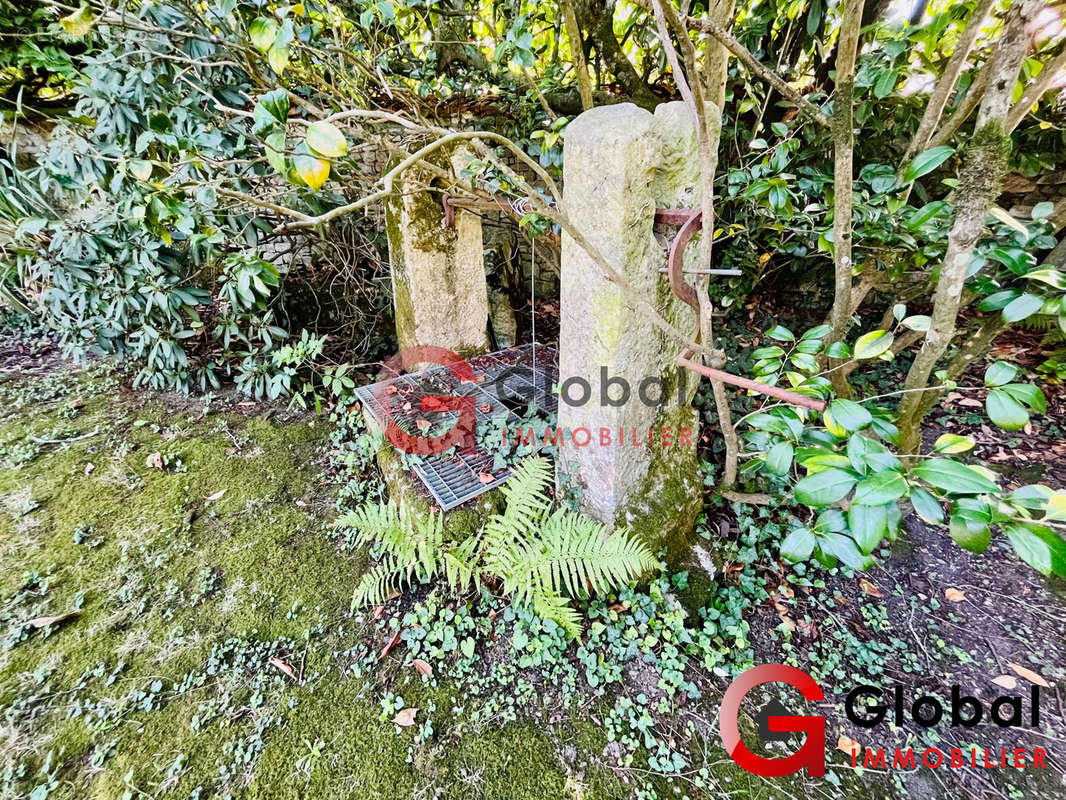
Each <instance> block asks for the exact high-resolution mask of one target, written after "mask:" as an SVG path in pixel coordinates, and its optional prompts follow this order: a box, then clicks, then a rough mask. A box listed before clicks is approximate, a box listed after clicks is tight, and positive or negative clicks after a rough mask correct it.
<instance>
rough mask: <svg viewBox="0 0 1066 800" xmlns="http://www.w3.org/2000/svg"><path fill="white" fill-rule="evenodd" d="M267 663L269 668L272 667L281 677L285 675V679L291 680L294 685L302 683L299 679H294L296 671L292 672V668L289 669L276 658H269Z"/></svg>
mask: <svg viewBox="0 0 1066 800" xmlns="http://www.w3.org/2000/svg"><path fill="white" fill-rule="evenodd" d="M267 663H268V664H269V665H270V666H272V667H274V668H275V669H276V670H277V671H278V672H280V673H281V674H282V675H285V676H286V677H288V678H291V679H292V680H293V682H294V683H299V684H302V683H303V681H301V680H300V679H299V678H297V677H296V670H294V669H293V668H292V667H290V666H289V665H288V664H286V663H285V662H284V661H282V660H281V659H280V658H278V657H277V656H271V657H270V658H269V659H268V660H267Z"/></svg>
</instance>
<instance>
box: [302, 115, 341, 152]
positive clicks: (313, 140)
mask: <svg viewBox="0 0 1066 800" xmlns="http://www.w3.org/2000/svg"><path fill="white" fill-rule="evenodd" d="M304 141H306V142H307V146H308V147H310V148H311V149H312V150H314V151H315V152H316V153H317V154H318V155H320V156H325V157H326V158H340V157H341V156H343V155H344V154H345V153H347V152H348V142H347V141H345V139H344V134H343V133H341V132H340V130H339V129H338V128H337V126H336V125H334V124H333V123H331V122H325V121H320V122H316V123H314V124H313V125H311V126H310V127H309V128H308V129H307V137H306V139H305V140H304Z"/></svg>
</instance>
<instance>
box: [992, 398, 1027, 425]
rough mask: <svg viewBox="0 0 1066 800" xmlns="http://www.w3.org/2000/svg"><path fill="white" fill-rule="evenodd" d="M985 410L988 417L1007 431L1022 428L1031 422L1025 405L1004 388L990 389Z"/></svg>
mask: <svg viewBox="0 0 1066 800" xmlns="http://www.w3.org/2000/svg"><path fill="white" fill-rule="evenodd" d="M985 411H986V412H987V413H988V418H989V419H990V420H992V422H994V423H995V424H996V425H998V426H999V427H1000V428H1002V429H1003V430H1005V431H1017V430H1021V429H1022V428H1024V427H1025V425H1026V423H1027V422H1029V412H1028V411H1026V410H1025V406H1023V405H1022V404H1021V403H1019V402H1018V401H1017V400H1015V399H1014V398H1013V397H1011V396H1010V394H1009V393H1007V392H1005V391H1004V390H1003V389H992V390H991V391H989V393H988V397H987V398H985Z"/></svg>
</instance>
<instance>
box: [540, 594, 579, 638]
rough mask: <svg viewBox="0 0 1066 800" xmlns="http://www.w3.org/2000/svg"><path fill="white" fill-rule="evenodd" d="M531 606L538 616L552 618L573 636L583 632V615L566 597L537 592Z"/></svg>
mask: <svg viewBox="0 0 1066 800" xmlns="http://www.w3.org/2000/svg"><path fill="white" fill-rule="evenodd" d="M530 606H531V607H532V608H533V611H535V612H536V614H537V616H538V617H540V618H542V619H550V620H551V621H552V622H554V623H555V624H556V625H558V626H559V627H560V628H562V629H563V630H564V631H566V634H567V635H568V636H571V637H576V636H578V635H580V634H581V615H580V614H578V613H577V612H576V611H574V609H572V608H571V607H570V605H569V603H567V601H566V598H565V597H562V596H561V595H557V594H545V593H539V592H538V593H535V594H533V596H532V598H531V600H530Z"/></svg>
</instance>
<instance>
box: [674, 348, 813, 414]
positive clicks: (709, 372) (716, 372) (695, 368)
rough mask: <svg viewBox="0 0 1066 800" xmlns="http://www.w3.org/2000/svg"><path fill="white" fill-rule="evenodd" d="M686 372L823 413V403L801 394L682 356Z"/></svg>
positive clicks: (679, 362) (682, 364)
mask: <svg viewBox="0 0 1066 800" xmlns="http://www.w3.org/2000/svg"><path fill="white" fill-rule="evenodd" d="M677 363H678V364H680V365H681V366H682V367H684V368H685V369H687V370H691V371H692V372H696V373H698V374H700V375H704V376H706V377H708V378H710V379H712V380H716V381H721V382H722V383H729V384H732V385H733V386H739V387H740V388H742V389H749V390H751V391H753V392H758V393H759V394H765V395H768V396H770V397H776V398H777V399H778V400H784V401H785V402H786V403H792V404H793V405H797V406H803V407H804V408H809V409H812V410H813V411H825V401H824V400H818V399H817V398H814V397H807V396H806V395H803V394H797V393H796V392H790V391H789V390H788V389H782V388H781V387H779V386H771V385H770V384H768V383H760V382H759V381H753V380H751V379H750V378H741V377H740V376H739V375H730V374H729V373H728V372H722V370H720V369H714V368H713V367H705V366H703V364H697V363H696V362H695V361H690V360H689V359H688V358H685V357H684V356H682V357H681V358H679V359H678V360H677Z"/></svg>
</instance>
